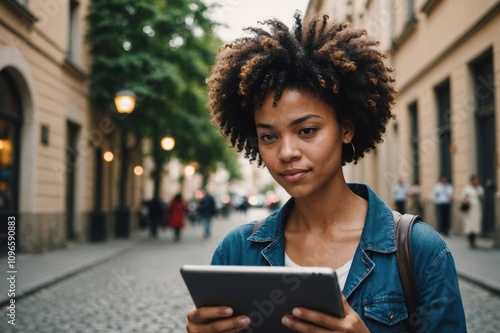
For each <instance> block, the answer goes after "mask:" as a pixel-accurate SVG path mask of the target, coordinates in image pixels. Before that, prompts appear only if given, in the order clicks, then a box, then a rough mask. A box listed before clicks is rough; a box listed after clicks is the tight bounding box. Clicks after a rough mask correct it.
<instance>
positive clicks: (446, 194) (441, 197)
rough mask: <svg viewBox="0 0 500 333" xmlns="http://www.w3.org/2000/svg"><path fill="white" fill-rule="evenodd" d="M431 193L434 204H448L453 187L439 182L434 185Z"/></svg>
mask: <svg viewBox="0 0 500 333" xmlns="http://www.w3.org/2000/svg"><path fill="white" fill-rule="evenodd" d="M433 192H434V193H433V195H434V203H435V204H438V205H439V204H449V203H450V199H451V196H452V195H453V185H451V184H450V183H446V184H443V183H441V182H439V183H437V184H436V185H434V191H433Z"/></svg>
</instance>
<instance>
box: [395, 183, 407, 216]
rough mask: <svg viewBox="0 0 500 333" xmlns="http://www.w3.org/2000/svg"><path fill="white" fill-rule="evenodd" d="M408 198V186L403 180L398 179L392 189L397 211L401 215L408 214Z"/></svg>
mask: <svg viewBox="0 0 500 333" xmlns="http://www.w3.org/2000/svg"><path fill="white" fill-rule="evenodd" d="M407 196H408V186H406V184H405V183H404V182H403V179H402V178H398V182H397V183H396V184H394V186H393V187H392V198H393V200H394V204H395V206H396V210H397V211H398V212H400V213H401V214H404V213H405V212H406V198H407Z"/></svg>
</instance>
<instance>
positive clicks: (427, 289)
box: [187, 14, 466, 332]
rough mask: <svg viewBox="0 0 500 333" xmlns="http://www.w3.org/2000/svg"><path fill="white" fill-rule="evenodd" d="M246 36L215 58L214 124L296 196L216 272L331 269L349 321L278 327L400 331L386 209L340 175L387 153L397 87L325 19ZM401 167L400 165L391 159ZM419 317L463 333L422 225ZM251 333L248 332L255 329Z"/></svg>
mask: <svg viewBox="0 0 500 333" xmlns="http://www.w3.org/2000/svg"><path fill="white" fill-rule="evenodd" d="M264 24H267V25H268V26H270V28H271V29H270V31H266V30H264V29H260V28H250V29H248V30H249V31H250V32H252V33H253V36H252V37H248V38H241V39H237V40H236V41H235V42H234V43H233V44H231V45H229V46H227V47H226V48H225V49H223V50H221V52H220V54H219V56H218V57H217V59H216V63H215V66H214V68H213V69H212V73H211V75H210V77H209V78H208V80H207V82H208V85H209V88H210V93H209V97H210V108H211V111H212V115H213V120H214V122H215V123H216V124H218V125H219V126H220V130H221V133H222V134H223V135H224V136H226V137H227V138H228V139H229V141H230V142H231V143H232V145H233V146H235V147H236V149H237V150H238V151H239V152H244V154H245V156H246V157H247V158H249V159H250V161H254V160H256V161H257V163H258V164H259V165H265V166H266V168H267V169H268V170H269V172H270V173H271V175H272V176H273V177H274V179H275V180H276V181H277V182H278V183H279V184H280V185H281V186H282V187H283V188H284V189H285V190H286V191H287V192H288V193H289V194H290V195H291V197H292V198H291V199H290V200H289V201H288V202H287V203H286V204H285V205H284V206H283V207H282V208H281V209H279V210H277V211H276V212H274V213H272V214H271V215H270V216H268V217H267V218H266V219H265V221H264V222H263V223H262V224H261V225H260V226H259V227H258V228H257V229H256V231H255V232H253V231H252V228H253V226H254V224H255V223H249V224H246V225H243V226H241V227H238V228H236V229H235V230H233V231H232V232H231V233H230V234H229V235H227V236H226V237H225V239H224V240H223V241H222V242H221V244H220V245H219V246H218V248H217V250H216V252H215V253H214V255H213V259H212V264H218V265H263V266H273V265H274V266H284V265H288V266H294V265H299V266H327V267H331V268H333V269H335V270H336V271H337V273H338V275H339V282H340V287H341V289H342V291H343V295H344V296H345V298H344V309H345V312H346V316H345V317H344V318H336V317H331V316H328V315H326V314H323V313H318V312H316V311H312V310H310V309H305V308H296V309H294V310H293V312H292V313H290V314H289V315H286V316H284V317H283V318H282V323H283V325H284V327H285V326H286V327H288V328H291V329H292V330H294V331H297V332H333V331H335V332H402V331H404V329H405V322H406V320H405V319H406V318H407V317H408V314H407V311H406V308H405V306H404V295H403V289H402V285H401V282H400V280H399V274H398V268H397V260H396V254H395V250H396V244H395V234H394V229H395V228H394V223H393V218H392V211H391V209H390V208H389V207H388V206H387V205H386V204H385V203H383V202H382V201H381V200H380V199H379V198H378V197H377V196H376V195H375V193H374V192H373V191H372V190H371V189H370V188H369V187H368V186H366V185H362V184H347V183H346V181H345V179H344V174H343V171H342V166H343V165H344V164H345V163H349V162H353V163H356V162H357V161H358V160H359V159H361V158H362V157H363V156H364V154H365V153H367V152H369V151H370V150H372V149H375V146H376V144H377V143H380V142H382V134H384V133H385V129H386V126H387V123H388V121H389V120H390V119H391V118H393V114H392V113H391V111H390V109H391V106H392V104H393V103H394V94H395V92H394V90H393V88H392V82H393V79H392V78H391V76H390V69H388V68H387V67H386V66H385V65H384V63H383V58H384V56H383V55H382V54H381V53H380V52H378V51H377V50H376V49H375V48H374V47H375V46H376V45H377V43H376V42H374V41H370V40H369V39H367V38H366V37H365V35H366V32H365V31H362V30H356V29H352V28H350V27H348V26H347V25H346V24H329V23H328V17H327V16H324V17H323V18H322V19H318V20H313V21H311V22H310V23H309V24H307V26H303V25H302V21H301V18H300V15H299V14H296V15H295V27H294V29H293V31H291V32H290V31H289V30H288V27H286V26H285V25H284V24H283V23H282V22H280V21H278V20H268V21H266V22H264ZM394 158H397V157H394ZM412 252H413V260H414V264H415V265H414V266H415V270H416V271H415V280H416V286H417V287H416V294H417V295H418V306H417V311H418V314H417V316H416V317H415V318H411V320H410V321H411V322H412V323H413V325H414V327H417V328H420V329H421V330H422V331H426V332H465V329H466V328H465V316H464V312H463V306H462V301H461V298H460V291H459V289H458V281H457V275H456V270H455V265H454V262H453V259H452V256H451V254H450V251H449V250H448V248H447V247H446V244H445V243H444V242H443V241H442V239H441V238H440V237H439V235H438V234H437V233H436V232H435V231H434V230H433V229H432V228H431V227H429V226H428V225H427V224H424V223H417V224H415V225H414V227H413V233H412ZM250 325H251V321H250V318H249V317H248V316H244V315H243V316H233V310H232V309H230V308H229V307H224V306H221V307H200V308H198V309H192V310H191V311H190V312H189V313H188V324H187V330H188V332H237V331H239V330H242V329H244V328H246V327H249V326H250ZM250 328H251V327H250Z"/></svg>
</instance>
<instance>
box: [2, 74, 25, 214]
mask: <svg viewBox="0 0 500 333" xmlns="http://www.w3.org/2000/svg"><path fill="white" fill-rule="evenodd" d="M21 124H22V103H21V98H20V95H19V91H18V90H17V87H16V83H15V82H14V80H13V79H12V77H11V76H10V75H9V73H8V72H7V70H2V71H0V211H4V212H5V211H9V212H16V211H17V210H18V193H19V146H20V145H19V139H20V138H19V132H20V128H21Z"/></svg>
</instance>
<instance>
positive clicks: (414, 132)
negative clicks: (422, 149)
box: [408, 102, 420, 183]
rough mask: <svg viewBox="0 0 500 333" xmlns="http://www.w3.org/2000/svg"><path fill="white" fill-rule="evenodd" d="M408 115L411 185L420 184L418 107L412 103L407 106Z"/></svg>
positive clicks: (415, 103)
mask: <svg viewBox="0 0 500 333" xmlns="http://www.w3.org/2000/svg"><path fill="white" fill-rule="evenodd" d="M408 111H409V113H410V153H411V164H412V167H413V183H415V182H418V183H420V154H419V141H418V105H417V102H413V103H411V104H410V105H409V106H408Z"/></svg>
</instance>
